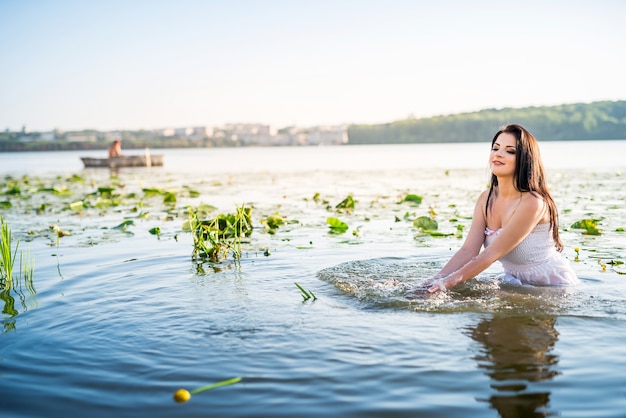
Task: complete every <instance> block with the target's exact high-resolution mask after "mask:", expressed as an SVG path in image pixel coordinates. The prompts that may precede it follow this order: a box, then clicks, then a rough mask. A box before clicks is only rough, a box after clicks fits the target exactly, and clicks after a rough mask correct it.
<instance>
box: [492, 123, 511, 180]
mask: <svg viewBox="0 0 626 418" xmlns="http://www.w3.org/2000/svg"><path fill="white" fill-rule="evenodd" d="M516 153H517V141H516V140H515V136H514V135H513V134H510V133H507V132H503V133H501V134H500V135H498V137H497V138H496V140H495V141H494V142H493V146H492V147H491V155H490V156H489V166H490V168H491V172H492V173H493V174H495V175H496V176H497V177H501V176H512V175H513V173H515V159H516Z"/></svg>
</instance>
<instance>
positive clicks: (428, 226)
mask: <svg viewBox="0 0 626 418" xmlns="http://www.w3.org/2000/svg"><path fill="white" fill-rule="evenodd" d="M413 226H414V227H416V228H418V229H420V230H421V231H436V230H437V229H439V224H438V223H437V221H436V220H434V219H433V218H431V217H429V216H420V217H419V218H417V219H416V220H414V221H413Z"/></svg>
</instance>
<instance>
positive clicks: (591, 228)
mask: <svg viewBox="0 0 626 418" xmlns="http://www.w3.org/2000/svg"><path fill="white" fill-rule="evenodd" d="M570 228H573V229H582V230H583V234H584V235H601V234H602V231H600V229H598V220H597V219H582V220H580V221H577V222H574V223H573V224H572V225H571V226H570Z"/></svg>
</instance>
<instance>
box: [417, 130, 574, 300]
mask: <svg viewBox="0 0 626 418" xmlns="http://www.w3.org/2000/svg"><path fill="white" fill-rule="evenodd" d="M489 163H490V168H491V181H490V184H489V189H487V190H485V191H484V192H482V193H481V194H480V196H479V197H478V200H477V202H476V206H475V208H474V216H473V220H472V225H471V227H470V229H469V232H468V235H467V237H466V239H465V242H464V243H463V245H462V247H461V248H460V249H459V250H458V251H457V252H456V253H455V254H454V256H452V258H451V259H450V261H448V263H447V264H446V265H445V266H444V267H443V269H441V271H440V272H439V273H437V274H436V275H434V276H433V277H432V278H430V279H429V280H428V281H427V282H426V287H427V289H428V291H429V292H430V293H433V292H437V291H445V290H447V289H451V288H453V287H455V286H457V285H459V284H461V283H464V282H466V281H467V280H469V279H471V278H472V277H475V276H476V275H478V274H479V273H481V272H482V271H483V270H485V269H487V268H488V267H489V266H491V265H492V264H493V263H494V262H495V261H500V262H501V263H502V265H503V267H504V274H503V275H502V276H501V278H502V279H504V280H505V281H508V282H512V283H517V284H523V285H533V286H567V285H573V284H576V283H578V281H579V280H578V277H576V274H575V273H574V271H573V270H572V268H571V267H570V265H569V263H568V261H567V260H565V259H564V258H563V257H562V255H561V254H560V253H561V251H562V250H563V244H562V242H561V239H560V237H559V224H558V211H557V207H556V204H555V203H554V200H553V199H552V196H551V195H550V192H549V190H548V186H547V184H546V176H545V173H544V168H543V164H542V162H541V156H540V154H539V146H538V144H537V140H536V139H535V137H534V136H533V135H532V134H531V133H530V132H528V131H527V130H526V129H524V128H523V127H522V126H520V125H517V124H510V125H506V126H504V127H502V128H501V129H500V130H499V131H498V132H497V133H496V134H495V136H494V138H493V140H492V142H491V154H490V158H489ZM482 247H484V249H483V250H482V251H481V248H482Z"/></svg>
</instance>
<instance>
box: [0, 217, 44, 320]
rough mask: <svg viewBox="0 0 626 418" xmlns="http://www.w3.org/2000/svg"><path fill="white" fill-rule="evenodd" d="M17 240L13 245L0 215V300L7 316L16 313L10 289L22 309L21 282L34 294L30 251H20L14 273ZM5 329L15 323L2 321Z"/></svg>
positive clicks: (23, 296) (17, 247)
mask: <svg viewBox="0 0 626 418" xmlns="http://www.w3.org/2000/svg"><path fill="white" fill-rule="evenodd" d="M19 244H20V242H19V240H18V241H17V242H16V243H15V247H13V237H12V235H11V229H10V228H9V225H8V223H7V222H6V221H5V219H4V217H2V216H0V300H2V301H3V302H4V307H3V309H2V313H4V314H7V315H9V316H12V317H13V316H15V315H17V314H18V311H17V309H15V298H14V297H13V296H12V295H11V291H12V290H14V289H15V288H16V287H17V289H16V290H15V291H16V292H17V295H18V296H19V297H20V300H21V301H22V305H23V306H24V309H26V297H25V295H24V293H23V292H22V283H23V284H24V286H25V287H26V289H27V290H28V292H29V293H30V294H31V295H35V293H36V292H35V288H34V286H33V277H34V261H33V259H32V258H31V257H30V252H29V251H27V252H26V254H24V252H23V251H22V252H20V266H19V272H18V274H15V273H14V267H15V259H16V257H17V254H18V249H19ZM4 327H5V330H13V329H15V323H14V322H11V321H6V322H5V323H4Z"/></svg>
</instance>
